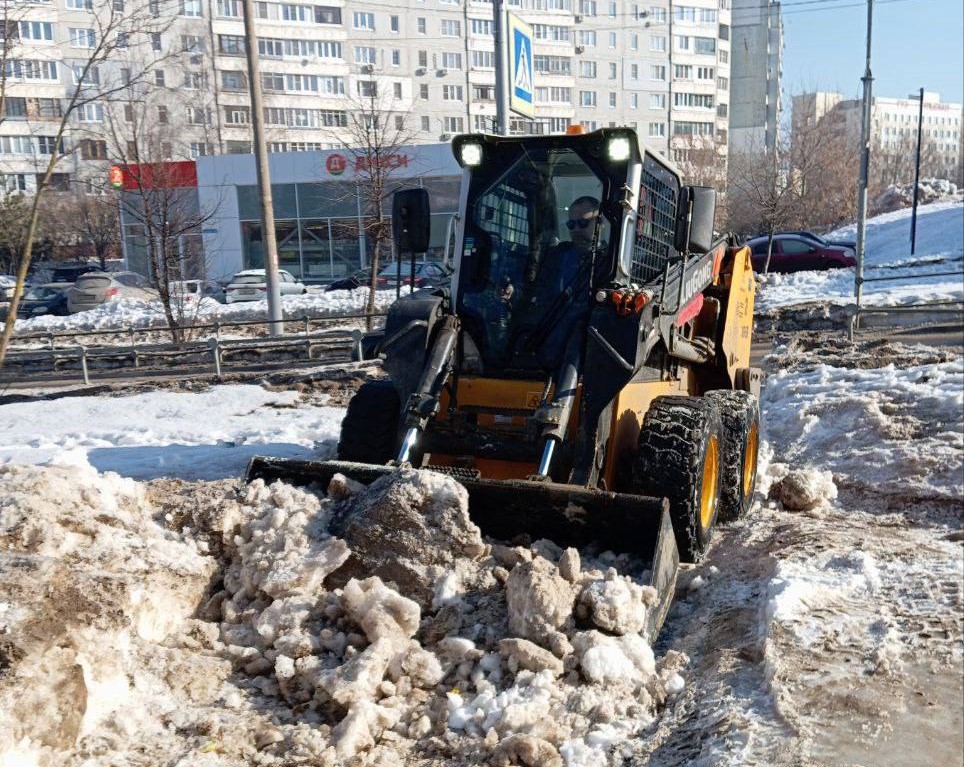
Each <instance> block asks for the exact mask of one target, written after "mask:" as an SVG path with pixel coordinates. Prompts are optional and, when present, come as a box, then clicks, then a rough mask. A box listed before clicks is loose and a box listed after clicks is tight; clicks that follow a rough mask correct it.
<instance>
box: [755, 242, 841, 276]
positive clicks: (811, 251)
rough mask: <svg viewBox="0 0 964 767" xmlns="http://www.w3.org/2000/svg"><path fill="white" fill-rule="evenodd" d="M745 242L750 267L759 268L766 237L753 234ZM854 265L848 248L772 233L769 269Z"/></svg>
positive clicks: (763, 259)
mask: <svg viewBox="0 0 964 767" xmlns="http://www.w3.org/2000/svg"><path fill="white" fill-rule="evenodd" d="M747 245H749V246H750V258H751V260H752V261H753V270H754V271H755V272H762V271H763V268H764V266H765V265H766V260H767V238H766V237H754V238H753V239H752V240H749V241H748V242H747ZM856 265H857V260H856V259H855V258H854V252H853V251H852V250H851V249H850V248H838V247H831V246H827V247H824V246H822V245H820V244H819V243H817V242H814V241H813V240H811V239H809V238H808V237H801V236H800V235H797V234H778V235H774V237H773V250H772V253H771V257H770V271H771V272H812V271H818V270H823V269H841V268H846V267H849V266H856Z"/></svg>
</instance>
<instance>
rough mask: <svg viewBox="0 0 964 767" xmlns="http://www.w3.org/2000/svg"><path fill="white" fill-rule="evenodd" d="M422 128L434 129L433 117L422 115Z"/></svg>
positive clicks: (425, 129)
mask: <svg viewBox="0 0 964 767" xmlns="http://www.w3.org/2000/svg"><path fill="white" fill-rule="evenodd" d="M422 130H423V131H430V130H432V118H430V117H425V116H423V117H422Z"/></svg>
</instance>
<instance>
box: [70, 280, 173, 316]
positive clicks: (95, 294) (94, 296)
mask: <svg viewBox="0 0 964 767" xmlns="http://www.w3.org/2000/svg"><path fill="white" fill-rule="evenodd" d="M121 298H140V299H143V300H145V301H151V300H153V299H155V298H157V291H156V290H154V289H153V288H151V287H150V286H149V285H148V284H147V280H145V279H144V278H143V277H141V275H139V274H136V273H135V272H111V273H109V274H108V273H107V272H88V273H87V274H82V275H81V276H80V277H78V278H77V281H76V282H75V283H74V285H73V287H72V288H70V289H68V291H67V308H68V310H69V311H70V313H71V314H77V312H85V311H87V310H88V309H93V308H95V307H97V306H100V305H101V304H102V303H104V302H105V301H117V300H119V299H121Z"/></svg>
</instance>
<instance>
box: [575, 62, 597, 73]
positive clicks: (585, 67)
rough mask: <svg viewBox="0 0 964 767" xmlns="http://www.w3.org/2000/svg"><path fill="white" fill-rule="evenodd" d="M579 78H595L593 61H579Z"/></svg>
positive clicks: (594, 63)
mask: <svg viewBox="0 0 964 767" xmlns="http://www.w3.org/2000/svg"><path fill="white" fill-rule="evenodd" d="M579 76H580V77H595V76H596V62H595V61H580V62H579Z"/></svg>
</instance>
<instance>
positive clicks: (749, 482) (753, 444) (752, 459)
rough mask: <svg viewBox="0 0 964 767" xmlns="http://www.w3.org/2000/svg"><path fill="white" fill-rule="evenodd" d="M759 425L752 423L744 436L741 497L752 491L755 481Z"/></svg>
mask: <svg viewBox="0 0 964 767" xmlns="http://www.w3.org/2000/svg"><path fill="white" fill-rule="evenodd" d="M759 434H760V427H759V425H758V424H756V423H754V424H753V426H751V427H750V433H749V434H748V435H747V437H746V448H745V449H744V451H743V497H744V498H746V497H747V496H748V495H750V493H752V492H753V483H754V482H755V481H756V455H757V448H758V444H759Z"/></svg>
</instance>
